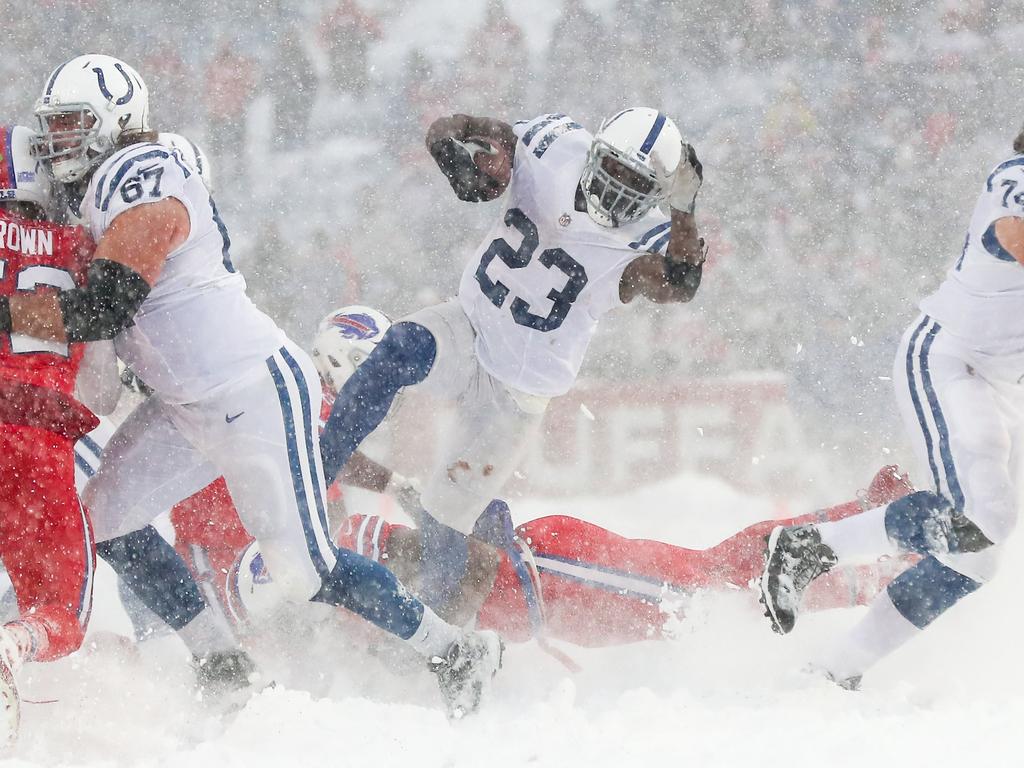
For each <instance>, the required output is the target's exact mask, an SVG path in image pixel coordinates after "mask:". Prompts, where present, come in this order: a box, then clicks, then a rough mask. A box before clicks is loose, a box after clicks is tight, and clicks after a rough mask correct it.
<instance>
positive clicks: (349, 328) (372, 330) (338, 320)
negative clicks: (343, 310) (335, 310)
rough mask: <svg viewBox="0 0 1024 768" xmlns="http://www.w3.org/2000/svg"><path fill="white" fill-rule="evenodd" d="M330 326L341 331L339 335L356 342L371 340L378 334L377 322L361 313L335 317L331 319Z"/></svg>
mask: <svg viewBox="0 0 1024 768" xmlns="http://www.w3.org/2000/svg"><path fill="white" fill-rule="evenodd" d="M331 326H333V327H334V328H337V329H338V330H339V331H341V335H342V336H344V337H345V338H346V339H356V340H358V341H364V340H366V339H372V338H374V337H375V336H378V335H379V334H380V328H379V327H378V326H377V321H376V320H374V319H373V318H372V317H370V316H369V315H364V314H362V313H361V312H360V313H353V314H349V315H335V316H334V317H332V318H331Z"/></svg>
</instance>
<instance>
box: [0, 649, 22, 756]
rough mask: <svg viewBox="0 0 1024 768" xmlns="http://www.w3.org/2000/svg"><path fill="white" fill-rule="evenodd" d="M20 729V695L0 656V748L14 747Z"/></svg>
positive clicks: (6, 665)
mask: <svg viewBox="0 0 1024 768" xmlns="http://www.w3.org/2000/svg"><path fill="white" fill-rule="evenodd" d="M20 728H21V695H20V694H19V693H18V686H17V684H16V683H15V682H14V673H13V672H12V671H11V668H10V666H9V665H8V664H7V660H6V659H5V658H3V656H2V655H0V748H7V747H11V746H13V745H14V742H15V741H17V740H18V730H19V729H20Z"/></svg>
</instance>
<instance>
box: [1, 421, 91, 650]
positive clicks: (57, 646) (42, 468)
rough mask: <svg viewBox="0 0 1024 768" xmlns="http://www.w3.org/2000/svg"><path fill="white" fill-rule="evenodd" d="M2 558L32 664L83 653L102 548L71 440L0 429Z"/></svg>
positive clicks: (35, 431)
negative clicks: (79, 486)
mask: <svg viewBox="0 0 1024 768" xmlns="http://www.w3.org/2000/svg"><path fill="white" fill-rule="evenodd" d="M0 559H2V560H3V562H4V565H5V566H6V568H7V572H8V574H9V575H10V577H11V583H12V584H13V585H14V594H15V595H16V596H17V598H18V609H19V613H20V619H19V621H20V623H21V624H23V625H24V626H25V628H26V629H27V630H28V632H29V634H30V635H31V636H32V639H33V644H34V646H35V647H34V648H33V649H31V652H30V655H29V658H30V659H32V660H34V661H51V660H53V659H57V658H60V657H61V656H66V655H67V654H69V653H71V652H73V651H75V650H77V649H78V647H79V646H80V645H81V644H82V637H83V636H84V634H85V628H86V626H87V624H88V621H89V612H90V610H91V609H92V586H93V573H94V572H95V566H96V547H95V543H94V542H93V538H92V529H91V526H90V523H89V519H88V516H87V515H86V512H85V509H84V508H83V507H82V505H81V503H80V502H79V500H78V494H77V493H76V491H75V454H74V441H73V440H72V439H71V438H69V437H64V436H62V435H58V434H57V433H55V432H51V431H49V430H47V429H42V428H39V427H28V426H20V425H17V426H16V425H11V424H0Z"/></svg>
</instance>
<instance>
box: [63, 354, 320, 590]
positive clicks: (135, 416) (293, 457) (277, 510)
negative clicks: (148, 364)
mask: <svg viewBox="0 0 1024 768" xmlns="http://www.w3.org/2000/svg"><path fill="white" fill-rule="evenodd" d="M321 399H322V390H321V388H320V379H319V376H318V375H317V371H316V368H315V367H314V366H313V363H312V361H311V360H310V359H309V357H308V356H307V355H306V353H305V352H304V351H302V349H300V348H299V347H297V346H296V345H294V344H292V343H291V342H289V343H287V344H285V345H284V346H283V347H281V348H280V349H279V350H278V351H277V352H275V353H274V354H273V355H272V356H270V357H269V358H267V359H266V360H265V361H264V362H263V363H261V364H260V365H259V366H258V367H257V368H255V369H253V370H252V371H251V372H250V373H249V374H248V375H247V376H244V377H242V378H241V379H240V380H239V381H238V382H236V383H235V384H234V385H232V386H231V387H229V388H228V390H227V391H224V392H221V393H218V394H216V395H213V396H211V397H209V398H207V399H205V400H202V401H199V402H196V403H189V404H186V405H171V404H168V403H165V402H163V401H161V400H160V397H159V395H153V396H152V397H150V398H149V399H148V400H147V401H146V402H144V403H142V405H140V406H139V407H138V408H137V409H136V410H135V411H134V412H132V414H131V415H130V416H129V417H128V418H127V419H126V420H125V422H124V423H123V424H122V425H121V426H120V427H119V428H118V429H117V431H116V432H115V433H114V435H113V436H112V437H111V438H110V441H109V443H108V444H107V446H106V450H105V451H104V453H103V462H102V464H101V465H100V468H99V470H98V471H97V472H96V473H95V475H94V476H93V477H92V478H91V480H90V481H89V482H88V484H87V485H86V488H85V491H84V494H83V501H84V502H85V504H86V506H87V507H88V508H89V510H90V512H91V514H92V520H93V526H94V528H95V532H96V538H97V541H105V540H107V539H111V538H114V537H116V536H121V535H123V534H126V533H130V532H131V531H135V530H138V529H139V528H142V527H143V526H145V525H148V524H149V523H150V522H152V521H153V519H154V518H155V517H157V516H158V515H159V514H160V513H162V512H165V511H167V510H168V509H170V508H171V507H172V506H173V505H175V504H177V503H178V502H179V501H182V500H183V499H186V498H188V497H189V496H191V495H192V494H193V493H195V492H196V491H199V490H201V489H202V488H204V487H206V486H207V485H208V484H209V483H211V482H212V481H213V480H215V479H217V478H218V477H220V476H222V475H223V477H224V479H225V481H226V482H227V486H228V490H229V491H230V492H231V498H232V499H233V500H234V502H235V506H236V507H237V509H238V515H239V517H240V518H241V520H242V523H243V524H244V525H245V527H246V528H247V529H248V530H249V532H250V533H251V534H252V535H253V536H255V537H256V538H257V539H258V540H259V542H260V547H261V551H262V553H263V557H264V559H265V560H266V563H267V565H268V567H269V568H270V570H271V572H272V573H273V574H274V582H275V585H276V584H277V583H278V582H279V581H280V582H281V587H282V590H283V594H284V595H286V596H287V597H288V598H290V599H292V600H295V601H305V600H308V599H309V598H310V597H312V596H313V595H314V594H316V592H317V591H318V590H319V589H320V584H321V579H322V577H323V576H325V575H326V574H327V573H329V572H330V570H331V569H332V568H333V567H334V562H335V557H334V546H333V540H332V539H331V535H330V531H329V529H328V524H327V514H326V507H325V504H324V501H325V498H326V492H325V488H324V480H323V468H322V467H321V463H320V435H319V428H318V427H319V421H318V420H319V415H320V405H321Z"/></svg>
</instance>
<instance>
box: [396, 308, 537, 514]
mask: <svg viewBox="0 0 1024 768" xmlns="http://www.w3.org/2000/svg"><path fill="white" fill-rule="evenodd" d="M402 320H403V321H408V322H413V323H418V324H419V325H422V326H424V327H425V328H427V330H429V331H430V332H431V333H432V334H433V336H434V339H435V341H436V342H437V354H436V356H435V358H434V366H433V367H432V368H431V370H430V373H429V374H428V375H427V378H426V379H424V380H423V381H422V382H420V383H419V384H417V385H416V386H415V387H413V388H412V389H414V390H415V391H417V392H424V393H427V394H429V395H431V396H433V397H437V398H441V399H445V400H448V401H450V402H453V403H455V405H456V415H455V428H454V432H453V433H452V434H450V435H448V436H447V438H448V439H447V441H446V445H445V446H444V448H443V449H442V453H441V455H442V460H441V462H440V465H439V466H437V467H435V469H434V470H433V471H432V472H431V473H430V475H429V476H428V478H427V481H426V485H425V486H424V488H423V494H422V500H423V506H424V508H425V509H426V510H427V511H428V512H430V513H431V514H432V515H433V516H434V517H436V518H437V519H438V520H440V521H441V522H443V523H445V524H446V525H449V526H451V527H452V528H455V529H456V530H459V531H462V532H463V533H468V532H469V531H470V530H471V529H472V527H473V523H474V522H475V521H476V518H477V517H478V516H479V515H480V513H481V512H483V510H484V507H486V506H487V504H488V503H490V501H491V500H492V499H494V498H496V497H498V496H500V494H501V489H502V487H503V486H504V485H505V483H506V482H507V481H508V479H509V478H510V477H511V476H512V472H513V471H514V470H515V468H516V466H517V465H518V464H519V462H520V461H521V460H522V458H523V454H524V453H525V452H526V448H527V446H528V445H529V443H530V440H531V439H533V438H534V437H535V436H536V435H537V432H538V431H539V429H540V425H541V422H542V421H543V419H544V410H545V409H546V407H547V404H548V399H547V398H539V397H534V396H532V395H527V394H526V393H522V392H517V391H515V390H513V389H511V388H509V387H507V386H506V385H505V384H503V383H502V382H500V381H498V380H497V379H495V378H494V377H493V376H491V374H489V373H488V372H487V371H486V370H484V368H483V367H482V366H481V365H480V362H479V361H478V360H477V357H476V349H475V333H474V331H473V326H472V324H471V323H470V322H469V318H468V317H466V313H465V312H463V311H462V307H461V306H460V305H459V302H458V299H450V300H449V301H446V302H444V303H443V304H438V305H436V306H433V307H427V308H426V309H421V310H419V311H418V312H414V313H413V314H411V315H409V316H408V317H404V318H402Z"/></svg>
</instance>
